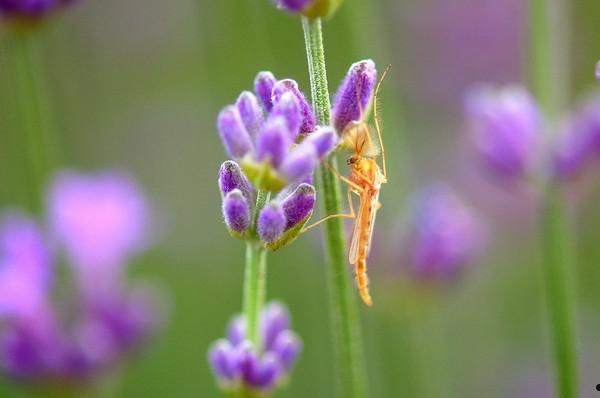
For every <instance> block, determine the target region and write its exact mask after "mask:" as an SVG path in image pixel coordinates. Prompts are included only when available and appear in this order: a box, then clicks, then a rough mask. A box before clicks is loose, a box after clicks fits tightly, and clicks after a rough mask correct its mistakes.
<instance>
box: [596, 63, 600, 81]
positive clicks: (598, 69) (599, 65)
mask: <svg viewBox="0 0 600 398" xmlns="http://www.w3.org/2000/svg"><path fill="white" fill-rule="evenodd" d="M596 80H600V61H598V63H596Z"/></svg>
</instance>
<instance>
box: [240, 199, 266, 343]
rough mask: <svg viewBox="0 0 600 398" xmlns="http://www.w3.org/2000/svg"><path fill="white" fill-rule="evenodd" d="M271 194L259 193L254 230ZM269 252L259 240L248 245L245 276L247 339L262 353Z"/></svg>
mask: <svg viewBox="0 0 600 398" xmlns="http://www.w3.org/2000/svg"><path fill="white" fill-rule="evenodd" d="M269 196H270V195H269V193H268V192H266V191H258V194H257V199H256V207H255V211H254V216H253V220H254V226H255V227H254V229H256V219H257V218H258V214H259V212H260V210H261V209H262V208H263V207H264V206H265V204H266V203H267V200H269ZM266 274H267V252H266V250H265V248H264V247H263V246H262V244H261V243H260V241H258V240H249V241H248V243H247V244H246V269H245V274H244V298H243V300H244V302H243V310H244V315H245V317H246V330H247V332H246V333H247V338H248V340H249V341H250V342H251V343H252V345H253V346H254V348H255V349H256V351H260V349H261V345H262V342H261V341H260V313H261V310H262V306H263V304H264V302H265V296H266V287H267V285H266Z"/></svg>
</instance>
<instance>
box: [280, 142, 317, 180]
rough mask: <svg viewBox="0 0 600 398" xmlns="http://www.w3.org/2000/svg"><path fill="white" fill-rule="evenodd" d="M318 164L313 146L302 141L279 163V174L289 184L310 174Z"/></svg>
mask: <svg viewBox="0 0 600 398" xmlns="http://www.w3.org/2000/svg"><path fill="white" fill-rule="evenodd" d="M318 164H319V158H318V157H317V153H316V151H315V148H314V147H313V146H312V145H310V144H305V143H304V142H303V143H302V144H300V145H298V147H296V149H294V150H293V151H292V152H291V153H290V154H289V155H288V156H287V157H286V159H285V162H283V164H282V165H281V168H280V171H281V174H282V175H283V176H284V177H285V179H286V181H287V182H288V183H290V184H293V183H296V182H299V181H301V180H302V179H304V178H306V177H308V176H310V175H311V174H312V173H313V171H314V169H315V167H317V165H318Z"/></svg>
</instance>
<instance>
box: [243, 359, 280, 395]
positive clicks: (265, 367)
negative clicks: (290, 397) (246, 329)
mask: <svg viewBox="0 0 600 398" xmlns="http://www.w3.org/2000/svg"><path fill="white" fill-rule="evenodd" d="M240 369H241V371H242V377H243V378H244V382H245V383H246V384H247V385H248V386H250V387H251V388H253V389H256V390H260V391H269V390H271V389H272V388H273V387H275V382H276V381H277V378H278V377H279V375H280V374H281V366H280V365H279V362H278V361H277V358H275V357H274V356H273V355H271V354H269V353H267V354H265V355H263V356H262V358H259V357H257V356H256V354H255V353H254V352H253V351H251V350H246V351H245V352H243V353H242V355H241V361H240Z"/></svg>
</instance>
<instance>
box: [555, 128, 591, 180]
mask: <svg viewBox="0 0 600 398" xmlns="http://www.w3.org/2000/svg"><path fill="white" fill-rule="evenodd" d="M577 125H578V123H577V121H574V122H573V124H572V125H570V126H568V127H567V128H566V130H565V131H564V133H563V134H562V135H561V136H560V137H559V138H558V140H557V145H556V148H555V151H554V173H555V175H556V176H557V177H559V178H561V179H569V178H573V177H576V176H578V175H579V174H580V173H581V172H582V170H583V168H584V166H585V164H586V163H587V160H588V159H589V155H590V153H591V150H592V147H591V142H590V141H591V137H590V135H588V134H587V131H586V130H585V129H580V128H578V127H577Z"/></svg>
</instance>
